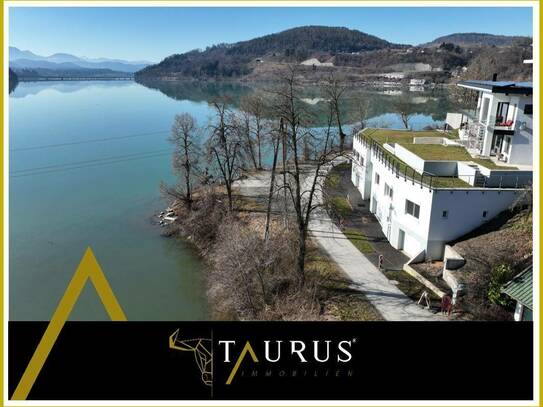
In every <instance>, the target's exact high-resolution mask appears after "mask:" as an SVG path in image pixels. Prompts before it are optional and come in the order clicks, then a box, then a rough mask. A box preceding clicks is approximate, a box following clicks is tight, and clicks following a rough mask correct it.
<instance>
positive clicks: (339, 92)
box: [322, 72, 347, 151]
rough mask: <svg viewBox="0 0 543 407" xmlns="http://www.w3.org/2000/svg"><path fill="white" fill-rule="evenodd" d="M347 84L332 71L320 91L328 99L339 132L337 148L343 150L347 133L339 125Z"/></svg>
mask: <svg viewBox="0 0 543 407" xmlns="http://www.w3.org/2000/svg"><path fill="white" fill-rule="evenodd" d="M346 90H347V86H346V84H345V81H344V79H343V78H342V77H340V76H337V75H336V74H335V73H334V72H332V73H331V74H330V76H329V77H328V79H327V80H326V81H324V84H323V86H322V91H323V94H324V96H325V98H326V99H327V100H328V103H329V105H330V110H331V111H332V112H333V115H334V116H335V119H336V123H337V127H338V132H339V150H340V151H343V149H344V147H345V138H346V137H347V135H346V134H345V133H344V132H343V129H342V127H341V109H340V105H341V101H342V98H343V96H344V93H345V91H346Z"/></svg>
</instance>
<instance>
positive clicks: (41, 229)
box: [9, 82, 448, 320]
mask: <svg viewBox="0 0 543 407" xmlns="http://www.w3.org/2000/svg"><path fill="white" fill-rule="evenodd" d="M249 92H251V89H250V88H248V87H245V86H240V85H231V84H230V85H218V84H204V85H202V84H172V83H170V84H162V85H157V86H153V87H145V86H143V85H140V84H137V83H134V82H26V83H25V82H23V83H20V84H19V85H18V87H17V88H16V89H15V91H14V92H13V93H11V94H10V100H9V109H10V113H9V119H10V123H9V125H10V138H9V143H10V145H9V149H10V152H9V158H10V163H9V165H10V177H9V193H10V197H9V209H10V215H9V222H10V228H9V233H10V242H9V244H10V247H9V255H10V273H9V278H10V282H9V288H10V319H11V320H49V319H50V317H51V315H52V313H53V311H54V309H55V307H56V305H57V303H58V301H59V299H60V298H61V296H62V294H63V292H64V290H65V288H66V286H67V284H68V282H69V280H70V278H71V277H72V275H73V273H74V271H75V269H76V267H77V265H78V264H79V261H80V259H81V256H82V255H83V253H84V251H85V249H86V248H87V247H88V246H90V247H92V249H93V250H94V253H95V255H96V257H97V259H98V261H99V263H100V264H101V266H102V269H103V270H104V273H105V274H106V276H107V278H108V279H109V281H110V284H111V285H112V288H113V290H114V292H115V293H116V295H117V297H118V299H119V302H120V303H121V305H122V306H123V308H124V310H125V313H126V315H127V318H128V319H129V320H200V319H206V318H207V317H208V309H207V303H206V299H205V292H204V291H205V288H204V281H203V278H202V264H201V262H200V260H199V259H198V257H197V255H196V254H195V253H194V251H193V250H192V249H191V248H190V247H189V246H187V245H185V244H184V243H182V242H181V241H179V240H176V239H166V238H163V237H161V236H160V232H161V230H160V228H159V227H157V226H155V225H153V224H152V222H151V218H152V215H153V213H155V212H156V211H157V210H160V209H163V208H164V202H163V201H162V200H161V198H160V193H159V184H160V181H161V180H165V181H172V178H171V171H170V156H171V146H170V145H169V143H168V142H167V137H168V133H169V128H170V126H171V123H172V120H173V117H174V115H175V114H177V113H180V112H189V113H191V114H193V115H194V116H196V117H197V119H198V120H199V121H200V123H202V124H204V123H206V122H207V121H208V120H209V117H210V113H211V110H210V107H209V105H208V102H209V101H210V100H212V99H213V98H215V97H217V96H220V95H223V94H227V95H229V96H231V97H232V101H233V102H232V103H233V104H234V105H235V104H236V103H237V101H238V100H239V97H240V96H241V95H243V94H245V93H249ZM367 96H368V98H370V99H371V100H372V101H373V102H372V108H371V110H370V113H371V115H372V116H373V118H372V119H371V120H370V123H371V124H373V125H384V126H387V127H401V123H400V121H399V118H398V117H397V116H396V115H395V114H393V113H391V111H392V109H391V107H390V106H391V103H392V102H393V100H394V98H395V97H397V96H394V95H390V94H387V93H386V92H379V91H368V92H367ZM413 97H414V98H415V99H414V101H415V102H416V106H417V110H418V114H417V115H416V116H414V118H413V120H412V125H413V127H414V128H416V129H421V128H423V127H424V126H426V125H429V124H440V123H441V122H442V120H444V117H445V112H446V110H447V108H448V99H447V97H446V95H445V94H444V93H443V92H442V91H440V92H435V91H434V92H423V93H417V94H416V95H415V94H413ZM308 100H310V101H311V102H312V103H314V100H311V98H310V97H309V98H308ZM317 105H318V103H317ZM430 113H432V114H433V115H432V114H430ZM72 319H76V320H101V319H107V316H106V313H105V311H104V310H103V307H102V305H101V304H100V301H99V300H98V298H97V296H96V293H95V291H94V288H92V287H91V286H88V287H87V288H86V289H85V290H84V293H83V295H82V296H81V298H80V300H79V302H78V304H77V305H76V308H75V310H74V313H73V314H72Z"/></svg>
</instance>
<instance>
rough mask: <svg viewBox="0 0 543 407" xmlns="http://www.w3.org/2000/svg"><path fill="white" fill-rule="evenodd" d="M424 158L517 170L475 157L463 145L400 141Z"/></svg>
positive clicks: (492, 168)
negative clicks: (469, 162)
mask: <svg viewBox="0 0 543 407" xmlns="http://www.w3.org/2000/svg"><path fill="white" fill-rule="evenodd" d="M399 144H400V145H401V146H402V147H404V148H406V149H408V150H409V151H411V152H412V153H413V154H416V155H417V156H419V157H420V158H422V159H423V160H427V161H472V162H474V163H475V164H478V165H481V166H483V167H485V168H488V169H489V170H516V169H518V168H517V167H512V166H506V165H500V164H498V163H496V162H494V161H492V160H490V159H488V158H474V157H472V156H471V155H470V154H469V153H468V151H467V150H466V149H465V148H464V147H462V146H451V145H449V146H445V145H442V144H408V143H399Z"/></svg>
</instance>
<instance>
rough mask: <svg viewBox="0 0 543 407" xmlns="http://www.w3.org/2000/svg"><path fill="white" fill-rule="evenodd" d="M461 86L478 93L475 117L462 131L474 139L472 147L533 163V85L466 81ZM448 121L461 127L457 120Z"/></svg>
mask: <svg viewBox="0 0 543 407" xmlns="http://www.w3.org/2000/svg"><path fill="white" fill-rule="evenodd" d="M459 86H461V87H464V88H466V89H471V90H474V91H477V92H478V99H477V108H476V110H475V114H474V116H475V117H472V118H471V119H470V120H469V125H468V126H466V127H465V128H463V129H462V130H461V138H462V139H464V140H466V141H470V145H469V147H470V148H471V149H472V150H474V151H475V152H476V153H477V154H479V155H481V156H483V157H495V158H496V159H497V160H499V161H501V162H503V163H507V164H514V165H531V164H532V160H533V159H532V156H533V125H532V120H533V118H532V110H533V100H532V84H531V83H524V82H521V83H514V82H491V81H465V82H460V83H459ZM451 119H452V116H451ZM447 123H448V124H449V125H451V127H453V128H457V127H455V126H456V125H457V124H458V123H457V121H456V120H455V121H454V122H453V123H449V121H448V122H447ZM470 139H471V140H470Z"/></svg>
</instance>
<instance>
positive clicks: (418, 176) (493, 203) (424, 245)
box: [351, 129, 532, 260]
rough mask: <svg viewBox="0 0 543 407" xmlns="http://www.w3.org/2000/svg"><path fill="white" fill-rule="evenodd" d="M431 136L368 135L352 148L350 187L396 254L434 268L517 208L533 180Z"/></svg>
mask: <svg viewBox="0 0 543 407" xmlns="http://www.w3.org/2000/svg"><path fill="white" fill-rule="evenodd" d="M424 135H425V137H418V136H417V132H410V131H405V130H389V129H386V130H385V129H365V130H363V131H362V132H360V133H359V134H358V135H356V136H355V137H354V140H353V160H352V173H351V180H352V182H353V184H354V185H355V186H356V187H357V188H358V190H359V191H360V193H361V194H362V197H363V199H365V200H368V201H369V208H370V211H371V212H372V213H373V214H375V216H376V217H377V219H378V221H379V223H380V225H381V228H382V230H383V233H384V234H385V236H386V238H387V239H388V240H389V242H390V244H391V245H392V246H393V247H395V248H396V249H399V250H403V251H404V252H405V253H406V254H407V255H408V256H410V257H412V258H413V257H417V258H418V259H420V260H422V259H427V260H428V259H433V260H435V259H441V258H443V252H444V247H445V244H447V243H449V242H451V241H453V240H455V239H457V238H459V237H461V236H463V235H465V234H466V233H468V232H470V231H472V230H474V229H476V228H477V227H479V226H481V225H482V224H483V223H484V222H487V221H488V220H490V219H492V218H493V217H494V216H496V215H498V214H499V213H500V212H502V211H503V210H505V209H507V208H508V207H510V206H511V205H512V204H513V203H514V202H515V201H516V200H517V199H518V198H519V197H520V196H521V193H522V189H521V188H522V187H523V186H525V185H526V184H528V183H531V180H532V172H531V171H530V170H518V169H513V168H511V167H508V168H503V169H502V168H500V167H499V166H497V165H496V164H495V163H493V162H492V161H490V160H481V159H475V158H474V160H476V161H471V157H470V155H469V154H468V152H467V151H466V149H465V148H464V147H463V146H462V145H460V144H459V142H458V141H456V140H450V139H449V138H447V137H439V135H438V136H437V137H428V136H427V133H425V134H424ZM464 155H465V157H464ZM455 156H456V157H461V159H454V157H455ZM449 157H451V158H449Z"/></svg>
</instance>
